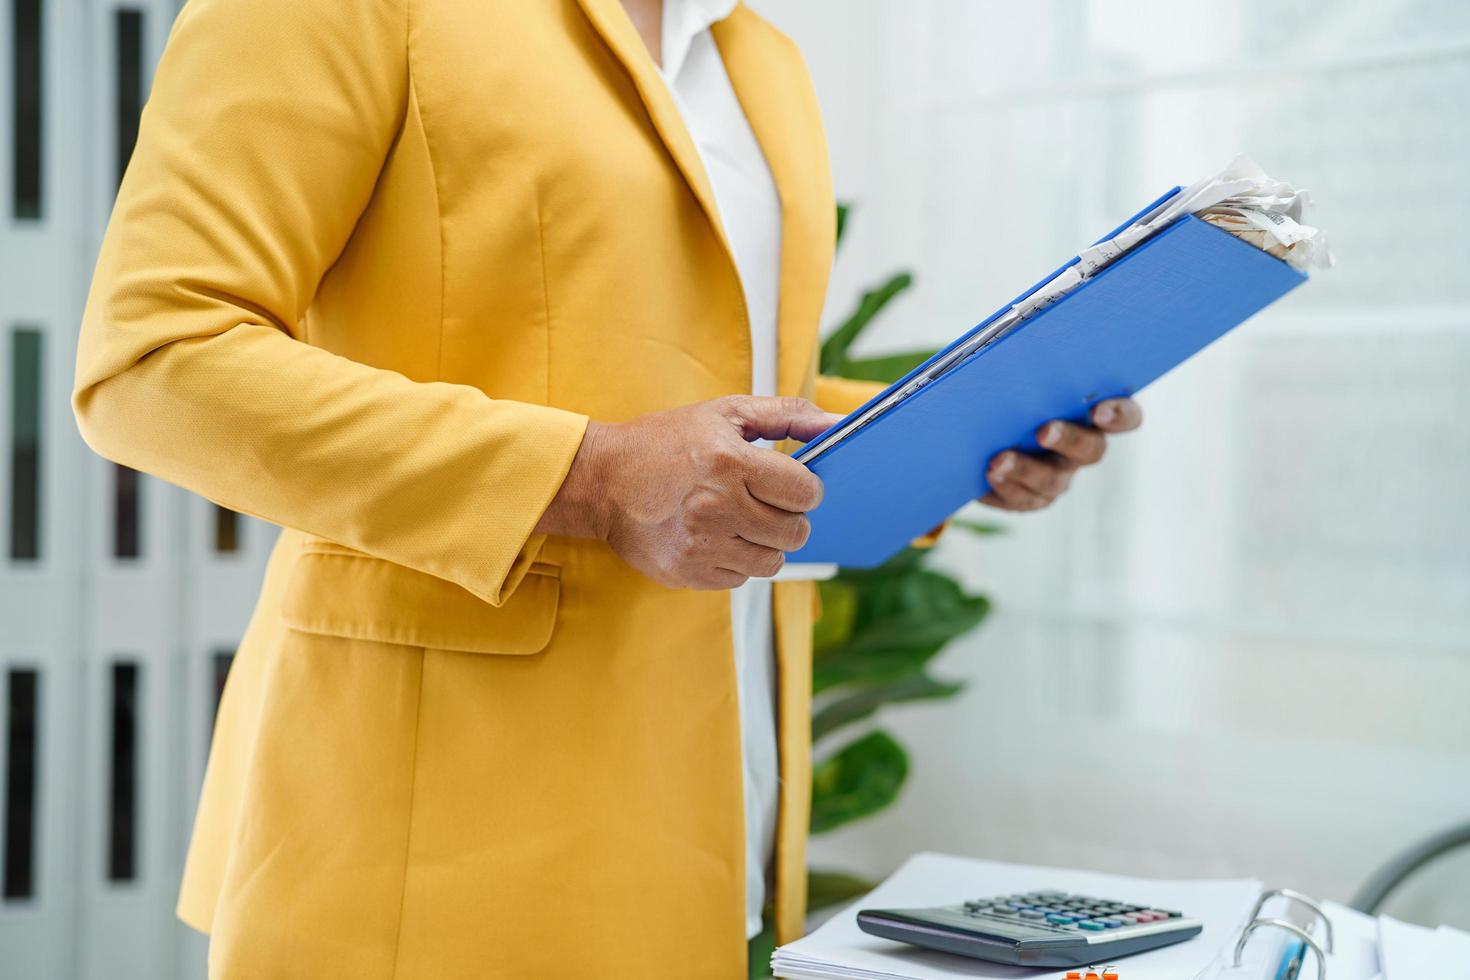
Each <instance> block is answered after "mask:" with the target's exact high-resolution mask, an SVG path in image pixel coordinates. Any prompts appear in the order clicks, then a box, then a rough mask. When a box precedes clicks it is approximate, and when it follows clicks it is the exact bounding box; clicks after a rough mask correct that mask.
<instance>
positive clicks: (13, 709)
mask: <svg viewBox="0 0 1470 980" xmlns="http://www.w3.org/2000/svg"><path fill="white" fill-rule="evenodd" d="M38 684H39V679H38V677H37V674H36V671H35V670H31V669H12V670H10V671H9V672H8V674H7V677H6V685H5V688H6V695H5V718H6V723H5V881H4V895H5V900H6V901H12V900H17V899H26V898H31V897H33V896H34V895H35V893H36V881H35V871H36V756H37V752H36V733H37V730H38V728H39V725H38V723H37V713H36V700H37V697H36V696H37V687H38Z"/></svg>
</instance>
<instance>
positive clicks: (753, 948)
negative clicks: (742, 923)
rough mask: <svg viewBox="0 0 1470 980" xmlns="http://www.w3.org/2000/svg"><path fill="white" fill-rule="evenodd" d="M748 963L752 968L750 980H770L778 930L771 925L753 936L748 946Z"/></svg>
mask: <svg viewBox="0 0 1470 980" xmlns="http://www.w3.org/2000/svg"><path fill="white" fill-rule="evenodd" d="M746 949H747V953H746V964H747V965H748V966H749V968H750V973H749V976H750V980H770V978H771V954H772V953H774V952H775V951H776V930H775V929H772V928H771V927H770V926H767V927H766V928H764V929H762V930H761V931H760V933H758V934H757V935H755V936H752V937H751V940H750V943H749V945H747V946H746Z"/></svg>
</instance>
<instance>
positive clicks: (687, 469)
mask: <svg viewBox="0 0 1470 980" xmlns="http://www.w3.org/2000/svg"><path fill="white" fill-rule="evenodd" d="M836 418H837V416H833V415H828V414H827V413H826V412H823V411H821V410H820V409H818V408H817V407H816V406H815V405H813V404H812V403H811V402H809V401H806V400H805V399H802V398H756V397H753V396H750V395H732V396H730V397H728V398H717V399H715V400H713V401H707V402H700V403H698V404H696V405H686V406H685V407H683V408H676V409H673V410H671V411H667V412H656V413H653V414H650V415H642V416H639V417H638V418H636V419H633V420H632V421H630V422H623V423H603V422H590V423H588V426H587V434H586V436H584V437H583V439H582V446H581V448H580V449H578V450H577V456H576V458H575V459H574V460H573V462H572V467H571V470H570V472H568V474H567V478H566V480H565V481H563V483H562V487H561V490H560V491H558V493H557V495H556V498H555V499H554V500H553V501H552V502H551V506H550V507H548V508H547V510H546V513H545V514H544V515H543V516H542V518H541V521H540V523H538V524H537V525H536V530H538V531H542V532H545V533H548V534H568V535H573V536H576V537H594V538H601V539H602V540H604V541H606V542H607V543H608V544H610V545H612V548H613V550H614V551H616V552H617V553H618V554H619V555H620V556H621V557H622V558H623V560H624V561H626V562H627V563H628V564H629V565H632V566H633V567H634V568H636V569H638V570H639V571H640V572H643V573H644V574H645V575H647V576H648V577H649V578H651V579H653V580H654V581H656V582H661V583H662V584H664V585H668V586H672V587H675V588H693V589H730V588H734V587H735V586H737V585H740V584H741V583H742V582H744V581H745V580H746V579H747V578H750V577H752V576H768V575H774V574H775V573H776V572H777V571H779V570H780V568H781V565H782V564H783V563H784V561H785V557H786V556H785V554H784V552H787V551H795V550H796V549H797V548H800V547H801V546H802V545H803V544H805V543H806V539H807V535H808V534H809V533H810V531H811V526H810V525H809V524H808V523H807V519H806V516H805V515H806V512H807V511H809V510H811V509H812V508H814V507H816V506H817V504H818V503H820V502H821V499H822V481H821V480H820V479H818V478H817V476H816V475H815V474H814V473H812V471H811V470H809V469H807V468H806V467H805V466H802V465H801V464H800V463H798V462H796V461H795V460H794V459H792V458H791V457H789V456H786V455H784V454H783V453H779V452H776V451H775V450H773V449H766V448H762V447H759V446H752V445H750V441H751V440H755V439H786V438H791V439H798V440H801V441H803V442H805V441H806V440H808V439H811V438H812V437H813V436H815V435H817V434H818V433H820V432H821V431H823V430H824V429H826V428H827V427H828V426H829V425H831V424H832V422H833V421H835V420H836Z"/></svg>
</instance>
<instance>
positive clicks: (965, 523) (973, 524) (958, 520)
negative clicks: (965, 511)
mask: <svg viewBox="0 0 1470 980" xmlns="http://www.w3.org/2000/svg"><path fill="white" fill-rule="evenodd" d="M949 523H950V524H951V526H953V527H960V528H964V529H965V530H966V531H969V532H970V533H971V534H1005V533H1006V529H1005V528H1004V527H1003V526H1001V525H999V524H986V523H984V522H982V521H971V520H967V519H966V518H963V517H954V518H951V519H950V522H949Z"/></svg>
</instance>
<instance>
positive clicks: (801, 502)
mask: <svg viewBox="0 0 1470 980" xmlns="http://www.w3.org/2000/svg"><path fill="white" fill-rule="evenodd" d="M745 458H746V471H745V489H746V490H748V491H749V492H750V495H751V496H752V497H754V498H755V499H756V500H760V501H763V502H764V503H767V504H770V505H771V506H772V507H779V508H780V509H781V510H786V511H791V512H792V513H794V514H805V513H806V512H807V511H809V510H813V509H815V508H816V506H817V504H820V503H821V502H822V480H821V478H820V477H818V476H817V474H815V473H813V472H812V471H811V470H809V469H807V468H806V467H805V466H802V465H801V464H800V463H798V462H797V461H796V460H794V459H792V458H791V457H790V456H787V455H786V454H785V453H778V452H776V450H774V449H761V448H759V447H756V446H751V447H750V451H749V452H748V453H746V454H745Z"/></svg>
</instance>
